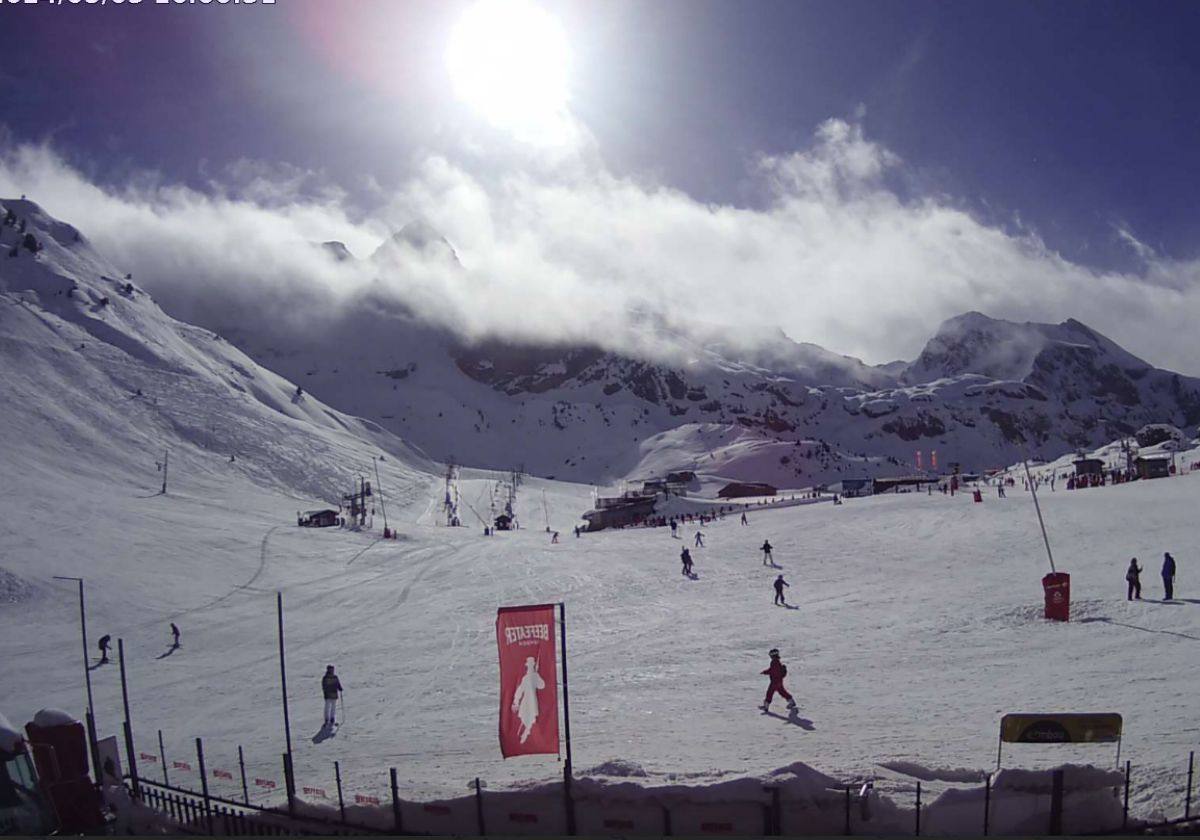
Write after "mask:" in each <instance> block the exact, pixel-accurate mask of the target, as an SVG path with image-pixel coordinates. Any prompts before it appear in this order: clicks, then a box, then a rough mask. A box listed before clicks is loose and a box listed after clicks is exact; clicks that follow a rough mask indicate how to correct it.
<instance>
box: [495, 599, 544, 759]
mask: <svg viewBox="0 0 1200 840" xmlns="http://www.w3.org/2000/svg"><path fill="white" fill-rule="evenodd" d="M496 646H497V648H499V651H500V752H501V754H503V756H504V757H505V758H510V757H512V756H514V755H535V754H538V753H554V754H555V755H558V685H557V678H558V667H557V665H556V663H555V657H554V650H555V646H554V605H553V604H541V605H539V606H533V607H501V608H500V609H499V611H497V613H496Z"/></svg>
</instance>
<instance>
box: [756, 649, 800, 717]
mask: <svg viewBox="0 0 1200 840" xmlns="http://www.w3.org/2000/svg"><path fill="white" fill-rule="evenodd" d="M769 655H770V657H771V664H770V665H768V666H767V670H765V671H763V676H766V677H770V678H771V682H770V684H769V685H768V686H767V697H766V699H765V700H763V704H762V710H763V711H764V712H765V711H767V710H768V709H770V708H771V699H772V698H773V697H774V696H775V692H779V696H780V697H782V698H783V699H784V700H786V701H787V704H788V708H789V709H794V708H796V701H795V699H794V698H793V697H792V695H791V694H789V693H788V690H787V689H786V688H784V687H783V678H784V677H786V676H787V666H786V665H784V664H783V662H782V661H781V660H780V659H779V649H778V648H771V652H770V654H769Z"/></svg>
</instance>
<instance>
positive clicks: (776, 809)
mask: <svg viewBox="0 0 1200 840" xmlns="http://www.w3.org/2000/svg"><path fill="white" fill-rule="evenodd" d="M767 791H768V792H769V793H770V794H771V827H770V832H769V833H770V834H773V835H775V836H776V837H778V836H779V835H781V834H783V814H782V810H781V808H780V803H779V788H778V787H777V786H775V785H772V786H771V787H769V788H767Z"/></svg>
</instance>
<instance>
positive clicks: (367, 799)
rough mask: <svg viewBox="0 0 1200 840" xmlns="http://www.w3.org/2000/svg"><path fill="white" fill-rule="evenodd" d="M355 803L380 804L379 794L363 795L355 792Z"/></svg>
mask: <svg viewBox="0 0 1200 840" xmlns="http://www.w3.org/2000/svg"><path fill="white" fill-rule="evenodd" d="M354 803H355V804H356V805H378V804H379V797H378V796H363V795H362V794H361V793H356V794H354Z"/></svg>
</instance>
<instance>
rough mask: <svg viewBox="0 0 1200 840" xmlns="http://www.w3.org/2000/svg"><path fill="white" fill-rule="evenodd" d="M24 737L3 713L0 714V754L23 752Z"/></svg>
mask: <svg viewBox="0 0 1200 840" xmlns="http://www.w3.org/2000/svg"><path fill="white" fill-rule="evenodd" d="M24 743H25V739H24V738H23V737H21V733H20V732H18V731H17V729H16V727H14V726H13V725H12V724H11V723H9V722H8V718H6V717H5V716H4V715H3V714H0V755H2V754H4V753H7V754H8V755H16V754H18V753H21V752H24V750H25V747H24Z"/></svg>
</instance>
